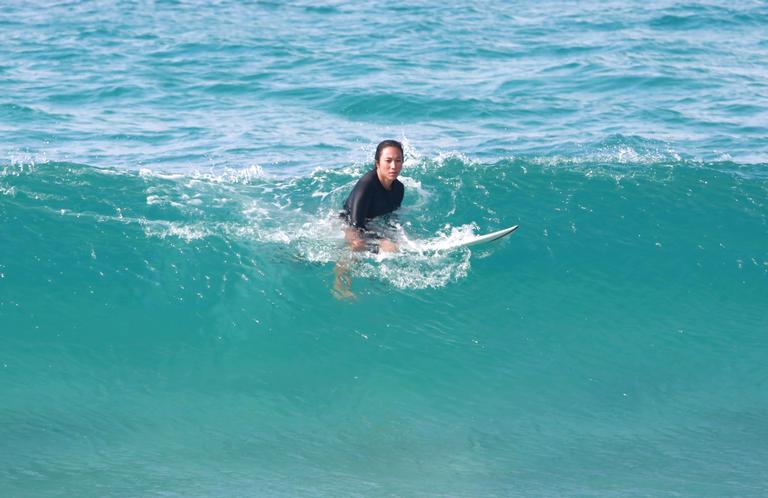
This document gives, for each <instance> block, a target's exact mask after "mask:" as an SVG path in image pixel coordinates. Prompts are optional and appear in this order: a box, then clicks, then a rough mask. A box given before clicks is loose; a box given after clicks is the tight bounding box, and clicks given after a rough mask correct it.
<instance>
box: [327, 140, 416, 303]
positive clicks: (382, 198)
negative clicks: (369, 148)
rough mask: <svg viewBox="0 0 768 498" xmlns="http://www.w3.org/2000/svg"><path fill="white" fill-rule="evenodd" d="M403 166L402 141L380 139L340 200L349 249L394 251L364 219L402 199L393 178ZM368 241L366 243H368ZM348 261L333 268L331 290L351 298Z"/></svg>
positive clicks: (388, 209) (388, 210) (392, 207)
mask: <svg viewBox="0 0 768 498" xmlns="http://www.w3.org/2000/svg"><path fill="white" fill-rule="evenodd" d="M402 169H403V144H401V143H400V142H398V141H396V140H384V141H383V142H381V143H380V144H379V145H378V146H377V147H376V155H375V156H374V168H373V169H372V170H371V171H369V172H367V173H366V174H365V175H363V177H362V178H360V179H359V180H358V181H357V183H356V184H355V186H354V188H353V189H352V192H351V193H350V194H349V197H347V200H346V201H345V202H344V210H343V211H342V213H341V216H342V217H343V218H344V219H345V220H346V221H347V223H348V225H349V226H348V227H347V228H346V229H345V230H344V234H345V237H346V239H347V243H348V244H349V247H350V248H351V249H352V250H353V251H363V250H365V249H366V248H370V249H371V250H372V251H374V252H375V251H386V252H394V251H397V244H395V243H394V242H392V241H390V240H387V239H384V238H382V237H381V236H380V235H378V234H375V233H372V232H369V231H367V230H366V223H367V222H368V220H370V219H372V218H375V217H377V216H381V215H384V214H387V213H391V212H392V211H394V210H395V209H397V208H399V207H400V204H402V202H403V195H404V193H405V187H404V186H403V184H402V183H401V182H400V180H398V179H397V177H398V175H400V170H402ZM369 245H370V247H368V246H369ZM350 264H351V261H350V259H349V258H347V257H344V258H342V259H341V260H340V261H339V262H338V263H336V267H335V268H334V270H333V271H334V273H335V274H336V282H335V283H334V286H333V293H334V295H335V296H336V297H337V298H338V299H354V298H355V295H354V293H352V291H351V287H352V279H351V278H350V276H349V267H350Z"/></svg>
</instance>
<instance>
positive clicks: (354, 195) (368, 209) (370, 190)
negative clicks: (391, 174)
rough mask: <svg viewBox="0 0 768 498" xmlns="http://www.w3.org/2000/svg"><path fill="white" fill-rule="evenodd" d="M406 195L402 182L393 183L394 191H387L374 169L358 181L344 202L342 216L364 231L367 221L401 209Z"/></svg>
mask: <svg viewBox="0 0 768 498" xmlns="http://www.w3.org/2000/svg"><path fill="white" fill-rule="evenodd" d="M404 194H405V187H404V186H403V184H402V183H401V182H400V180H395V181H394V182H392V190H387V189H385V188H384V186H383V185H382V184H381V182H380V181H379V177H378V175H377V174H376V169H375V168H374V169H372V170H371V171H369V172H368V173H366V174H365V175H363V177H362V178H360V179H359V180H358V181H357V184H355V187H354V188H353V189H352V192H351V193H350V194H349V197H347V200H346V201H345V202H344V212H343V213H342V215H343V216H344V217H345V218H346V220H347V222H349V224H350V225H352V226H353V227H355V228H360V229H363V230H364V229H365V223H366V221H367V220H370V219H371V218H375V217H376V216H381V215H383V214H387V213H391V212H392V211H394V210H395V209H397V208H399V207H400V204H401V203H402V202H403V195H404Z"/></svg>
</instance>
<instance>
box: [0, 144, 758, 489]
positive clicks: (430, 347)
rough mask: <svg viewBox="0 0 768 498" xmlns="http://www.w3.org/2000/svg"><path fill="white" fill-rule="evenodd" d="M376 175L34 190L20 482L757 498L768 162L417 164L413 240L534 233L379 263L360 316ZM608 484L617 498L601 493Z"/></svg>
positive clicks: (20, 365)
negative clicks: (355, 197)
mask: <svg viewBox="0 0 768 498" xmlns="http://www.w3.org/2000/svg"><path fill="white" fill-rule="evenodd" d="M627 155H629V156H631V157H633V158H638V157H639V158H641V160H640V161H631V162H629V161H628V162H624V161H622V160H621V158H623V157H627ZM643 158H645V159H643ZM363 171H364V166H356V165H350V166H348V167H342V168H339V169H333V170H320V169H318V170H316V171H313V172H312V173H310V174H307V175H306V176H299V177H292V178H279V177H271V176H269V175H266V174H264V172H263V171H259V170H256V169H251V170H240V171H231V172H224V173H221V174H218V175H213V174H208V175H202V174H194V175H180V174H172V175H171V174H169V175H161V174H156V173H152V172H150V171H146V170H145V171H140V172H126V171H119V170H114V169H97V168H93V167H90V166H85V165H78V164H73V163H54V162H50V163H45V164H38V165H15V166H10V167H6V168H5V169H4V170H3V172H2V176H0V192H2V198H1V199H2V204H0V208H1V210H0V216H1V217H2V219H3V224H4V228H3V234H4V237H3V241H2V242H3V243H2V244H0V261H2V266H0V277H2V278H1V279H0V285H2V294H1V295H0V313H2V316H3V336H4V339H3V342H4V354H3V358H2V362H3V363H2V367H3V368H2V374H3V377H2V386H3V391H4V392H5V394H6V397H5V399H6V402H5V407H4V409H3V418H4V420H5V430H4V433H5V436H6V438H5V441H6V444H7V445H9V446H10V447H12V448H14V450H15V451H14V453H13V458H11V456H10V455H11V454H10V453H6V454H5V456H4V457H2V459H0V463H2V468H3V469H4V470H3V473H4V479H3V480H4V482H5V483H6V484H5V486H9V489H10V490H11V491H18V490H27V489H32V488H31V487H30V486H31V485H30V484H29V480H28V478H26V477H25V476H26V472H28V471H29V470H28V469H39V470H37V471H36V472H38V474H37V478H38V479H39V480H40V481H39V483H38V484H37V485H36V486H37V487H35V488H34V489H40V490H43V491H50V488H48V487H47V484H46V483H47V482H48V480H49V479H52V480H55V481H63V482H65V483H66V482H69V479H74V478H75V477H76V476H77V475H79V474H80V473H81V472H93V478H92V482H93V483H97V485H98V486H100V487H104V489H109V490H110V491H109V492H108V493H115V494H121V493H122V492H123V491H127V490H129V489H130V490H131V491H132V492H137V493H138V494H153V493H155V492H156V491H157V490H158V489H161V488H162V489H165V488H166V487H167V486H172V487H173V489H174V490H175V491H174V493H178V494H179V495H187V494H192V495H222V496H223V495H225V494H227V492H228V491H227V490H230V489H235V488H236V489H237V490H238V492H243V493H245V494H251V493H255V494H261V493H264V494H271V493H273V492H274V493H277V494H280V493H286V494H293V493H298V494H302V493H308V494H312V493H313V492H318V493H320V494H329V495H335V494H337V492H340V493H342V494H344V493H345V492H347V490H350V489H354V490H361V492H368V491H370V492H371V493H373V494H377V493H378V492H379V486H380V485H381V484H378V483H382V482H384V483H386V484H385V485H384V487H385V488H386V489H388V490H394V491H393V492H398V491H402V492H407V491H411V490H423V491H424V492H425V493H427V494H430V493H437V494H439V493H449V494H450V493H458V494H460V495H497V494H501V493H506V492H507V491H510V492H511V494H516V493H519V494H521V495H530V494H547V495H548V494H552V493H566V494H567V493H568V492H570V490H572V489H575V488H576V487H579V486H586V487H588V488H589V489H590V490H593V491H594V490H598V491H597V493H598V494H599V493H600V492H601V491H600V490H603V491H604V492H605V493H608V494H610V493H611V491H610V490H611V489H614V486H616V487H618V488H620V489H621V490H622V494H623V493H626V494H633V493H634V492H638V493H640V494H642V493H649V492H653V491H654V490H657V489H658V490H663V492H662V494H664V493H666V492H668V491H669V490H676V489H680V490H681V491H682V487H679V486H682V485H681V484H680V482H679V481H678V480H677V479H679V476H688V478H691V479H692V478H693V476H694V475H701V478H702V479H705V477H706V476H728V475H734V474H736V473H737V474H738V475H740V476H742V478H743V481H742V484H740V485H739V486H736V487H734V485H723V486H722V487H721V488H717V487H714V488H713V487H712V486H715V485H714V484H701V486H702V489H703V490H705V491H706V490H709V491H711V490H712V489H715V491H717V490H718V489H720V490H733V489H736V488H738V489H740V490H743V491H744V492H745V494H747V495H748V494H749V493H750V492H751V490H752V489H757V487H758V486H759V476H760V475H761V474H760V472H761V466H762V462H764V461H765V459H764V457H766V456H768V455H766V452H765V448H766V447H767V446H765V445H763V444H762V440H761V439H759V437H758V439H756V440H755V439H751V438H750V439H749V440H744V439H743V437H744V436H745V434H755V435H757V436H760V435H762V434H764V431H763V429H762V427H763V420H764V418H763V415H764V412H763V408H764V407H763V406H762V404H761V402H760V400H761V399H762V398H763V395H762V393H763V392H764V390H765V376H764V365H765V360H766V356H765V353H766V350H765V348H764V346H765V337H764V336H765V324H766V323H768V321H767V320H768V312H767V311H766V309H767V308H766V306H765V298H764V296H765V295H766V291H768V252H766V248H767V247H768V230H766V226H767V224H768V219H767V218H768V210H766V206H765V199H766V193H767V191H768V178H766V176H765V174H764V171H765V170H764V165H759V166H740V165H738V164H734V163H728V162H721V163H696V162H690V161H682V160H675V159H673V158H666V159H665V158H658V157H656V156H655V155H653V154H651V155H647V154H646V155H645V156H644V155H643V153H642V152H638V151H636V150H634V151H633V152H632V153H630V152H629V148H628V147H627V146H622V147H618V148H613V149H611V147H607V146H606V147H603V148H602V149H601V151H600V152H599V153H595V154H590V155H587V156H584V157H570V158H569V157H562V156H556V157H529V158H511V159H506V160H501V161H497V162H494V163H482V162H474V161H469V160H467V159H466V158H463V157H460V156H455V155H452V156H445V157H435V158H421V159H414V158H413V157H410V158H409V160H408V161H407V162H406V167H405V170H404V175H403V181H404V183H405V185H406V189H407V196H406V204H407V207H406V208H404V209H403V210H402V212H400V213H399V214H398V216H397V219H393V220H390V222H391V224H394V225H395V226H396V227H397V228H398V232H397V233H396V234H395V235H396V236H398V237H401V241H402V240H403V239H402V238H405V240H407V241H408V242H410V243H411V244H415V245H417V246H418V244H420V243H426V242H429V241H433V240H435V239H439V238H440V237H451V236H454V237H456V236H459V237H460V236H464V235H466V234H468V233H471V232H479V231H489V230H493V229H497V228H500V227H502V226H506V225H509V224H513V223H515V224H516V223H519V224H520V225H521V229H520V230H519V231H518V232H517V233H515V234H514V235H512V236H510V237H509V238H508V239H505V240H504V241H501V242H498V243H495V244H490V245H487V246H480V247H478V248H475V249H474V250H472V251H470V250H469V249H459V250H456V251H453V252H449V253H444V254H443V253H438V254H434V253H420V252H418V251H414V252H408V253H403V254H398V255H395V256H393V257H389V258H376V257H373V256H370V257H364V258H360V259H359V260H358V261H355V262H353V263H352V265H351V270H350V271H351V274H352V280H353V285H352V289H353V291H354V292H355V293H356V294H357V299H356V300H355V301H352V302H348V301H339V300H337V299H336V298H334V297H333V295H332V293H331V289H332V285H333V273H332V269H333V267H334V265H335V264H336V261H337V260H339V259H341V258H343V256H344V254H345V252H346V251H345V249H344V247H343V236H342V233H341V225H340V223H339V222H338V220H337V218H336V217H335V213H336V209H337V207H338V206H339V205H340V204H341V202H342V201H343V198H344V196H345V195H346V193H347V192H348V190H349V189H350V187H351V185H352V184H353V182H354V181H355V179H356V178H357V177H358V176H359V175H360V173H362V172H363ZM457 234H458V235H457ZM191 433H194V434H195V437H193V438H192V437H190V434H191ZM638 439H641V440H638ZM574 451H578V452H579V455H581V456H582V457H583V458H576V457H574V456H573V455H572V452H574ZM95 455H96V456H98V463H97V462H94V460H93V458H94V456H95ZM561 459H562V460H561ZM690 459H695V460H696V461H697V462H698V463H697V465H696V466H695V467H691V464H690V461H689V460H690ZM554 460H558V461H561V463H560V464H558V465H556V466H555V465H552V463H551V462H552V461H554ZM734 461H738V462H740V468H739V469H738V470H735V469H734V468H733V462H734ZM169 462H171V463H169ZM548 462H549V463H548ZM126 467H127V469H128V470H125V469H126ZM595 467H599V468H600V469H602V470H601V471H600V473H599V475H604V476H610V484H608V483H602V484H601V482H600V481H599V480H598V481H596V482H595V483H594V484H588V483H585V482H584V481H583V479H584V477H583V475H584V473H585V472H588V471H589V469H593V468H595ZM630 469H631V471H630ZM638 469H639V470H638ZM125 472H129V473H141V474H142V475H146V476H150V477H151V479H149V480H148V481H147V482H146V483H145V484H142V485H140V486H139V487H138V488H136V484H135V483H133V482H129V480H128V479H127V478H126V475H125ZM222 472H226V473H227V475H231V476H232V478H233V482H234V484H231V485H230V484H226V485H224V484H222V483H221V480H220V476H221V473H222ZM699 473H700V474H699ZM328 475H332V476H334V477H333V478H332V479H329V478H328ZM547 475H551V476H552V477H553V476H555V475H558V476H561V477H562V479H558V480H550V479H544V478H543V476H547ZM187 476H188V477H187ZM192 476H194V478H192ZM187 478H188V479H190V481H191V482H186V481H185V480H184V479H187ZM307 478H310V479H316V480H317V481H316V482H317V483H318V484H317V485H315V484H313V485H312V486H310V487H309V488H304V487H303V486H305V484H303V483H305V480H306V479H307ZM595 479H597V476H596V477H595ZM705 482H707V481H705ZM435 483H437V487H436V488H432V486H433V485H435ZM67 485H68V486H74V488H73V489H77V488H78V485H77V484H75V483H70V484H67ZM449 485H450V487H451V489H449ZM129 486H130V487H129ZM230 486H233V487H234V488H231V487H230ZM427 486H429V488H427ZM685 486H686V487H687V486H689V484H685ZM751 486H752V487H751ZM753 487H754V488H753ZM457 489H458V491H457ZM590 492H591V491H590ZM44 494H45V493H44Z"/></svg>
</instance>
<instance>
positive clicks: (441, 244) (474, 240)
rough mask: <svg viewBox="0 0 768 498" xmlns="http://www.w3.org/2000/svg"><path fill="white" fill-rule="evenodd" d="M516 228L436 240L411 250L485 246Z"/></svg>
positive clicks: (516, 227) (441, 249)
mask: <svg viewBox="0 0 768 498" xmlns="http://www.w3.org/2000/svg"><path fill="white" fill-rule="evenodd" d="M518 227H519V225H514V226H511V227H509V228H505V229H503V230H498V231H496V232H492V233H487V234H485V235H472V236H469V237H462V238H458V239H456V238H449V239H445V240H437V241H434V242H429V243H427V244H424V245H420V246H419V247H418V248H413V249H415V250H417V251H420V252H421V251H450V250H452V249H458V248H459V247H469V246H476V245H478V244H485V243H487V242H493V241H494V240H499V239H500V238H502V237H506V236H507V235H509V234H511V233H512V232H514V231H515V230H517V229H518ZM413 249H412V250H413Z"/></svg>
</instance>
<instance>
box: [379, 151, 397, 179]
mask: <svg viewBox="0 0 768 498" xmlns="http://www.w3.org/2000/svg"><path fill="white" fill-rule="evenodd" d="M376 169H377V170H379V175H380V176H383V177H384V178H386V179H387V180H389V181H394V180H395V179H396V178H397V175H399V174H400V170H401V169H403V155H402V154H401V153H400V149H398V148H397V147H385V148H384V150H382V151H381V156H379V160H378V161H377V162H376Z"/></svg>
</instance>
